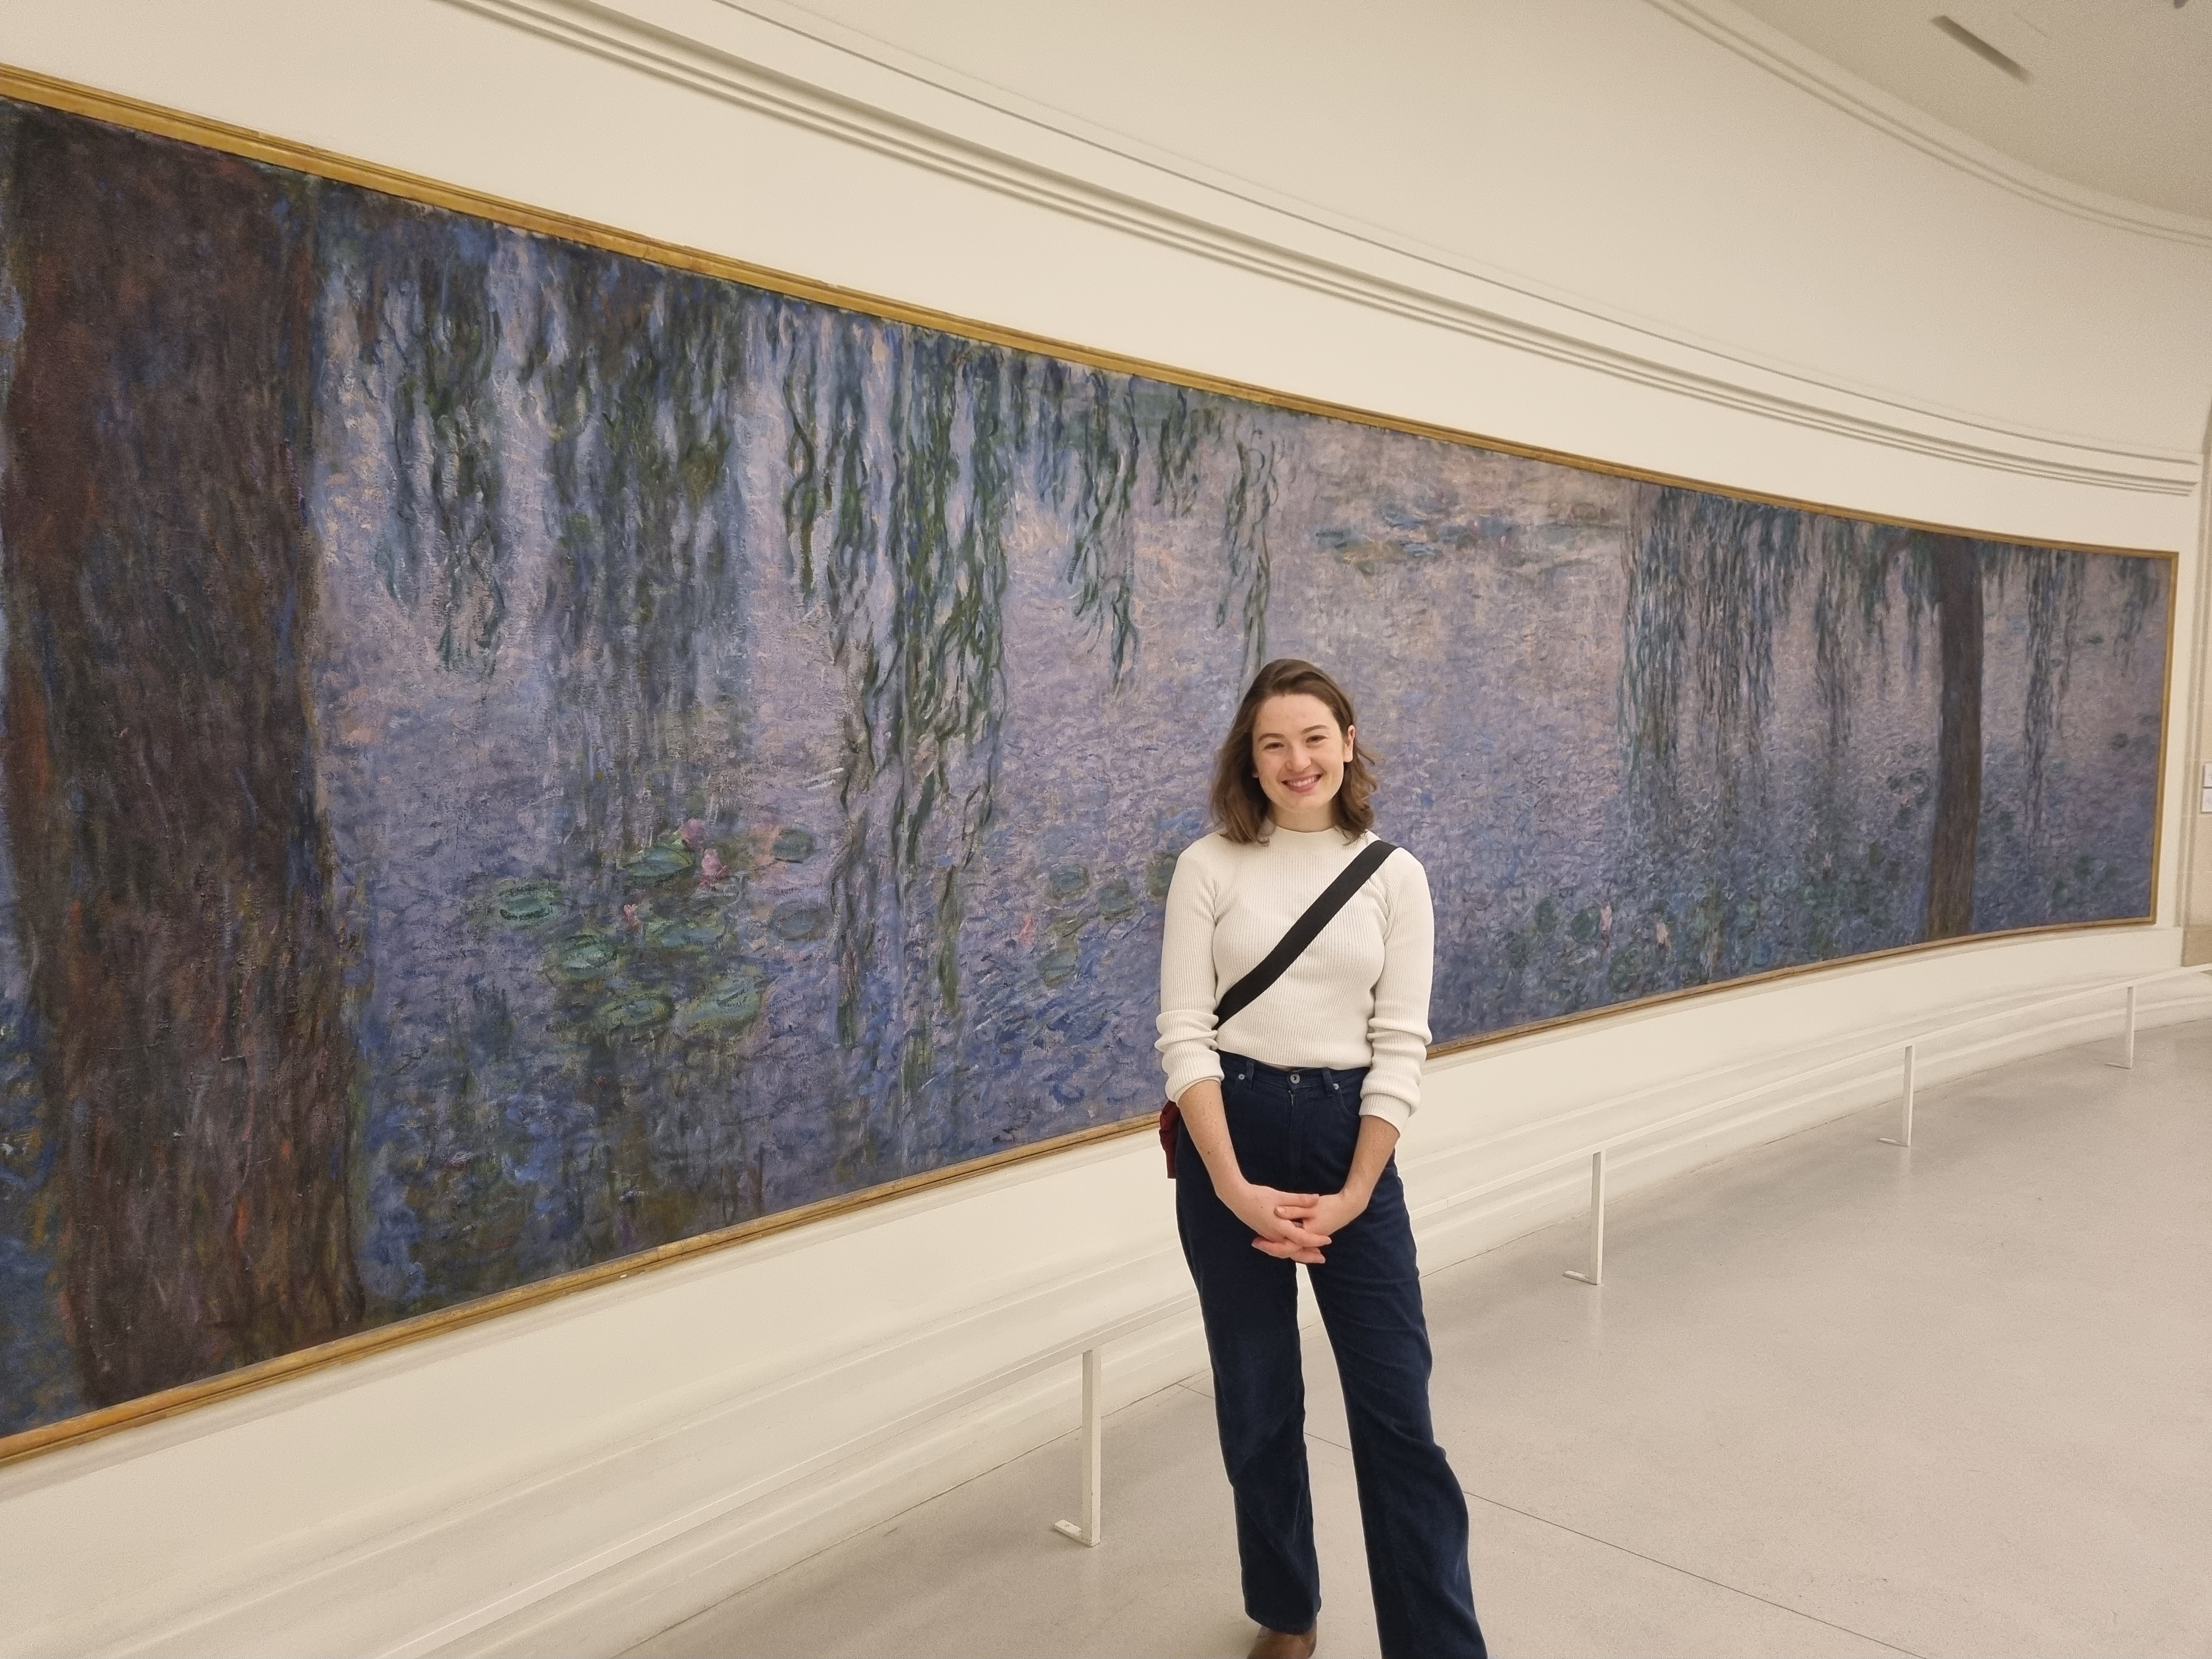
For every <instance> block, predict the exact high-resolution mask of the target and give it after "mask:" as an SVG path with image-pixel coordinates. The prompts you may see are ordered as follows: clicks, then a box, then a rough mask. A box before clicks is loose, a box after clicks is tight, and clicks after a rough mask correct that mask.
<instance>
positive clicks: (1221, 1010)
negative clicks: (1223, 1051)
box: [1213, 841, 1398, 1031]
mask: <svg viewBox="0 0 2212 1659" xmlns="http://www.w3.org/2000/svg"><path fill="white" fill-rule="evenodd" d="M1397 850H1398V849H1397V848H1395V847H1394V846H1392V845H1391V844H1390V843H1389V842H1387V841H1376V842H1369V843H1368V844H1367V845H1366V846H1364V847H1363V848H1360V849H1359V856H1358V858H1356V859H1354V860H1352V862H1351V863H1349V864H1347V865H1346V866H1344V873H1343V874H1341V875H1340V876H1339V877H1338V878H1336V879H1335V880H1334V881H1333V882H1331V883H1329V884H1328V886H1327V887H1325V888H1323V889H1322V894H1321V896H1320V897H1319V898H1317V899H1316V900H1315V901H1314V902H1312V903H1311V904H1309V905H1308V906H1306V910H1305V914H1304V915H1302V916H1300V917H1299V918H1298V919H1297V921H1294V922H1292V923H1291V931H1290V932H1289V933H1285V934H1284V935H1283V937H1282V940H1281V942H1280V943H1279V944H1278V945H1276V946H1275V948H1274V949H1273V950H1272V951H1268V952H1267V955H1266V957H1263V958H1261V963H1260V965H1259V966H1258V967H1256V968H1255V969H1253V970H1252V971H1251V972H1250V973H1249V974H1247V975H1244V977H1243V978H1242V979H1240V980H1238V981H1237V983H1236V984H1234V985H1232V986H1231V987H1229V988H1228V989H1227V990H1226V991H1225V992H1223V993H1222V994H1221V1000H1220V1001H1219V1002H1218V1003H1216V1004H1215V1005H1214V1008H1213V1029H1214V1030H1217V1031H1218V1030H1220V1029H1221V1028H1222V1027H1223V1026H1225V1025H1226V1024H1229V1022H1230V1021H1231V1020H1232V1019H1234V1018H1237V1015H1239V1014H1241V1013H1243V1012H1244V1011H1245V1010H1246V1009H1247V1008H1249V1007H1250V1006H1252V1005H1253V1004H1254V1003H1255V1002H1256V1001H1258V1000H1259V998H1260V994H1261V992H1262V991H1265V990H1266V989H1267V987H1269V986H1270V985H1273V983H1274V982H1275V981H1277V980H1279V979H1280V978H1281V977H1282V976H1283V972H1284V970H1285V969H1287V968H1288V967H1289V966H1290V965H1291V963H1294V962H1296V961H1297V959H1298V958H1299V957H1302V956H1304V955H1305V953H1306V946H1308V945H1311V944H1312V943H1313V942H1314V941H1315V940H1316V939H1319V938H1320V937H1321V930H1322V928H1324V927H1328V925H1329V923H1330V922H1332V921H1335V920H1336V913H1337V912H1338V911H1339V910H1341V909H1342V908H1344V907H1345V906H1346V904H1348V903H1350V902H1352V895H1353V894H1354V893H1356V892H1358V890H1360V889H1361V888H1363V887H1364V886H1365V885H1366V884H1367V878H1368V877H1370V876H1371V875H1373V874H1374V873H1375V872H1376V871H1377V870H1379V869H1381V868H1382V867H1383V860H1384V859H1387V858H1389V856H1390V854H1393V853H1395V852H1396V851H1397Z"/></svg>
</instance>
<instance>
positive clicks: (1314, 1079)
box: [1219, 1052, 1368, 1094]
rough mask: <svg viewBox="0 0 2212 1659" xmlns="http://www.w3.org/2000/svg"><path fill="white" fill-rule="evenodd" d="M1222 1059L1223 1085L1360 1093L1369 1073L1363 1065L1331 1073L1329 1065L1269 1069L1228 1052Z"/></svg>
mask: <svg viewBox="0 0 2212 1659" xmlns="http://www.w3.org/2000/svg"><path fill="white" fill-rule="evenodd" d="M1219 1059H1220V1060H1221V1075H1222V1079H1223V1081H1225V1082H1226V1081H1229V1080H1230V1079H1235V1080H1236V1081H1237V1082H1239V1083H1273V1084H1279V1085H1281V1086H1282V1087H1284V1088H1287V1089H1297V1088H1323V1089H1327V1090H1328V1091H1330V1092H1331V1093H1334V1094H1358V1092H1359V1085H1360V1084H1361V1083H1362V1082H1363V1081H1364V1079H1365V1078H1366V1076H1367V1070H1368V1068H1367V1067H1366V1066H1352V1067H1350V1068H1348V1069H1344V1070H1332V1069H1331V1068H1329V1067H1328V1066H1269V1065H1267V1063H1265V1062H1264V1061H1262V1060H1254V1059H1253V1058H1252V1057H1251V1056H1250V1055H1249V1054H1229V1053H1227V1052H1224V1053H1222V1054H1220V1056H1219Z"/></svg>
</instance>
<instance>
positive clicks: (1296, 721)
mask: <svg viewBox="0 0 2212 1659" xmlns="http://www.w3.org/2000/svg"><path fill="white" fill-rule="evenodd" d="M1351 758H1352V731H1351V729H1349V728H1346V727H1341V726H1338V725H1337V723H1336V716H1335V715H1334V714H1330V713H1329V711H1328V704H1327V703H1325V702H1322V700H1321V699H1320V698H1319V697H1316V696H1313V695H1312V694H1311V693H1310V692H1306V691H1294V692H1287V693H1285V694H1284V695H1283V696H1275V697H1270V698H1268V699H1267V701H1266V702H1263V703H1261V705H1260V711H1259V713H1258V714H1256V715H1255V717H1254V719H1253V721H1252V769H1253V770H1254V771H1255V772H1256V773H1257V774H1259V777H1260V787H1261V791H1262V792H1263V793H1265V794H1266V795H1267V804H1268V805H1270V806H1271V807H1272V808H1273V812H1272V813H1271V815H1270V816H1272V817H1273V818H1274V820H1275V822H1276V823H1279V824H1280V825H1281V826H1282V827H1283V828H1284V829H1328V827H1329V826H1330V825H1331V824H1333V823H1335V822H1336V813H1335V811H1334V808H1333V807H1332V806H1331V805H1330V803H1331V802H1332V801H1334V799H1336V792H1337V791H1338V790H1339V789H1340V788H1342V787H1344V767H1345V763H1346V762H1347V761H1349V760H1350V759H1351Z"/></svg>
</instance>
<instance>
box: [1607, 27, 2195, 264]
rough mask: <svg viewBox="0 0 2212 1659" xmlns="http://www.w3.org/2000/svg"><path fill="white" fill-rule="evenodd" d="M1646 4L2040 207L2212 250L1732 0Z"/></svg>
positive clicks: (2179, 228) (2168, 219) (2178, 223)
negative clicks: (1960, 124) (1965, 126)
mask: <svg viewBox="0 0 2212 1659" xmlns="http://www.w3.org/2000/svg"><path fill="white" fill-rule="evenodd" d="M1645 3H1646V4H1648V5H1650V6H1651V7H1653V8H1655V9H1657V10H1659V11H1662V12H1664V13H1666V14H1667V15H1668V16H1669V17H1672V18H1674V20H1675V21H1677V22H1680V23H1682V24H1684V25H1686V26H1687V27H1690V28H1693V29H1695V30H1696V31H1697V32H1698V33H1699V34H1702V35H1704V36H1705V38H1706V39H1707V40H1711V41H1713V42H1715V43H1716V44H1717V45H1719V46H1725V47H1727V48H1728V49H1729V51H1730V52H1734V53H1735V54H1736V56H1737V57H1739V58H1743V59H1745V60H1746V61H1747V62H1749V63H1753V64H1757V65H1758V66H1759V68H1760V69H1763V70H1765V71H1766V72H1767V73H1768V74H1770V75H1773V76H1778V77H1780V78H1781V79H1782V80H1784V81H1787V82H1789V83H1790V85H1791V86H1793V87H1796V88H1798V89H1799V90H1800V91H1802V92H1808V93H1810V94H1813V96H1814V97H1815V98H1818V99H1819V100H1820V101H1821V102H1823V103H1825V104H1827V105H1829V106H1832V107H1833V108H1835V109H1838V110H1841V111H1842V112H1844V114H1846V115H1849V116H1851V117H1852V118H1855V119H1857V120H1860V121H1863V122H1864V123H1865V124H1866V125H1869V126H1870V127H1872V128H1874V129H1875V131H1879V132H1883V133H1887V135H1888V136H1889V137H1892V138H1894V139H1896V140H1897V141H1898V142H1899V143H1905V144H1910V145H1911V147H1912V148H1913V149H1917V150H1918V151H1919V152H1920V153H1921V154H1922V155H1929V156H1933V157H1934V158H1935V159H1936V161H1942V162H1943V163H1944V164H1945V165H1946V166H1948V167H1956V168H1958V169H1959V170H1960V172H1961V173H1972V175H1973V176H1974V177H1975V178H1977V179H1982V180H1983V181H1984V182H1985V183H1988V184H1992V185H1996V186H1998V187H1999V188H2000V189H2002V190H2008V191H2011V192H2012V193H2013V194H2014V195H2015V196H2021V197H2026V198H2027V200H2029V201H2031V202H2033V203H2035V204H2038V205H2039V206H2042V207H2047V208H2055V209H2057V210H2058V211H2059V212H2061V213H2068V214H2071V215H2073V216H2075V218H2077V219H2087V220H2088V221H2090V222H2092V223H2094V224H2100V225H2106V226H2109V227H2110V228H2113V229H2116V230H2125V231H2132V232H2134V233H2135V234H2137V235H2139V236H2154V237H2156V238H2158V239H2159V240H2161V241H2167V242H2183V243H2186V244H2188V245H2190V246H2194V247H2206V248H2212V220H2205V219H2200V218H2197V217H2196V216H2193V215H2191V214H2186V213H2176V212H2174V211H2172V210H2171V209H2167V208H2160V207H2153V206H2151V205H2150V204H2148V203H2147V202H2136V201H2131V200H2130V199H2129V198H2128V197H2124V196H2115V195H2112V194H2111V193H2110V192H2109V191H2101V190H2093V189H2092V188H2090V187H2089V186H2088V185H2077V184H2075V182H2074V181H2073V180H2072V179H2061V178H2060V177H2058V175H2057V174H2056V173H2045V172H2044V171H2043V169H2042V168H2040V167H2033V166H2031V165H2030V164H2029V163H2027V162H2026V161H2021V160H2020V159H2019V158H2018V157H2016V156H2012V155H2006V154H2005V153H2004V152H2003V151H2002V150H2001V149H1996V148H1995V147H1994V146H1993V145H1990V144H1985V143H1983V142H1982V141H1981V140H1980V139H1978V138H1974V137H1969V136H1967V135H1966V133H1963V132H1961V131H1959V130H1958V129H1957V128H1956V127H1954V126H1952V125H1949V124H1948V123H1947V122H1944V121H1941V120H1938V119H1937V118H1936V117H1935V116H1933V115H1930V114H1929V113H1928V112H1926V111H1925V110H1923V109H1921V108H1919V107H1918V106H1916V105H1912V104H1908V103H1906V102H1905V100H1903V99H1902V98H1899V97H1897V96H1896V95H1895V94H1892V93H1887V92H1885V91H1883V90H1882V89H1881V88H1880V87H1877V86H1875V84H1873V82H1869V81H1863V80H1861V79H1860V78H1859V77H1858V76H1856V75H1853V74H1852V73H1851V72H1850V70H1846V69H1844V68H1842V67H1841V66H1840V65H1838V64H1832V63H1831V62H1829V60H1828V59H1826V58H1823V57H1821V56H1820V54H1819V53H1818V52H1814V50H1813V49H1812V48H1811V47H1810V46H1806V45H1804V44H1803V43H1802V42H1800V41H1798V40H1793V39H1791V38H1790V36H1789V35H1787V34H1784V33H1783V32H1782V31H1781V30H1780V29H1778V28H1776V27H1773V25H1771V24H1770V23H1768V22H1766V21H1764V20H1762V19H1760V18H1757V17H1754V16H1753V15H1751V14H1750V13H1748V12H1747V11H1745V10H1743V9H1741V7H1739V6H1736V5H1734V4H1732V3H1730V0H1645Z"/></svg>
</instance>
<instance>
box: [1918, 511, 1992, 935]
mask: <svg viewBox="0 0 2212 1659" xmlns="http://www.w3.org/2000/svg"><path fill="white" fill-rule="evenodd" d="M1928 546H1929V560H1930V562H1931V564H1932V566H1933V574H1934V576H1935V589H1936V637H1937V640H1938V642H1939V646H1940V650H1941V655H1942V674H1943V687H1942V715H1941V721H1940V725H1939V726H1938V730H1937V734H1936V834H1935V842H1934V845H1933V847H1932V848H1931V849H1930V852H1929V861H1928V912H1927V916H1926V919H1925V920H1924V921H1923V924H1922V927H1921V937H1922V938H1923V939H1953V938H1956V937H1957V936H1958V935H1960V934H1961V933H1968V932H1971V931H1972V927H1973V925H1974V854H1975V849H1976V847H1977V845H1978V842H1979V840H1980V835H1981V824H1982V566H1981V560H1980V558H1979V557H1978V556H1977V554H1976V552H1975V550H1974V545H1973V544H1972V543H1971V542H1968V541H1965V540H1962V539H1960V538H1958V537H1956V536H1934V537H1930V538H1929V544H1928Z"/></svg>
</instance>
